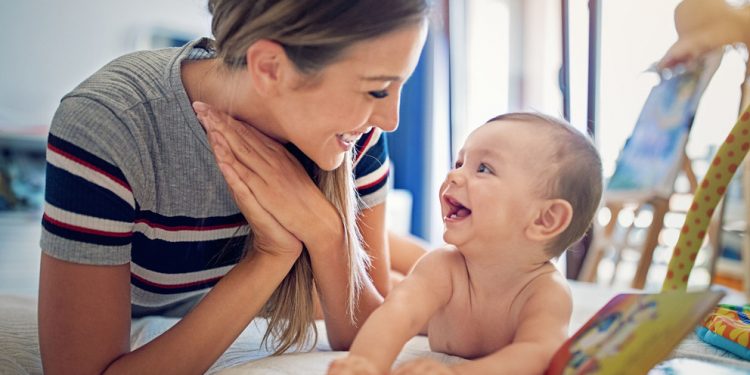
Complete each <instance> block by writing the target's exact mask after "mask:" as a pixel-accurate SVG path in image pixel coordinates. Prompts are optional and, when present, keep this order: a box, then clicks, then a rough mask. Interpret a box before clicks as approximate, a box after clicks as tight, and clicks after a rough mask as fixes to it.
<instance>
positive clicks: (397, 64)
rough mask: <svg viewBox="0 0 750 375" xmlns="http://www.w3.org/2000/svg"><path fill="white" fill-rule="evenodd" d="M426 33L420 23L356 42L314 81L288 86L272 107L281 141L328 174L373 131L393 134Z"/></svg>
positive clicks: (425, 28)
mask: <svg viewBox="0 0 750 375" xmlns="http://www.w3.org/2000/svg"><path fill="white" fill-rule="evenodd" d="M426 35H427V25H426V23H420V24H419V25H413V26H409V27H406V28H402V29H399V30H398V31H395V32H392V33H389V34H386V35H384V36H382V37H379V38H376V39H372V40H368V41H364V42H360V43H358V44H355V45H353V46H352V47H350V48H349V49H348V50H347V51H346V52H345V55H344V56H343V58H342V59H340V60H338V61H337V62H335V63H333V64H331V65H329V66H327V67H326V68H325V69H323V71H321V72H320V76H319V77H316V78H315V79H313V81H312V82H305V80H304V79H305V77H303V76H300V77H299V79H298V80H297V82H290V84H288V85H287V86H286V87H285V89H284V91H283V95H280V96H279V97H278V100H277V101H276V102H275V103H274V104H273V105H272V111H273V116H274V117H275V118H276V120H277V122H278V126H279V127H280V129H279V130H280V131H281V133H282V134H283V135H284V138H286V139H287V140H288V141H290V142H292V143H294V144H295V145H296V146H297V147H299V149H300V150H301V151H302V152H304V153H305V154H306V155H307V156H308V157H309V158H310V159H312V160H313V161H314V162H315V163H316V164H317V165H318V166H319V167H320V168H322V169H324V170H332V169H335V168H336V167H338V166H339V165H341V162H342V161H343V158H344V155H346V152H347V151H349V150H351V149H352V147H353V146H354V144H355V143H356V142H357V139H359V137H360V136H361V135H362V134H363V133H365V132H367V131H368V130H369V129H370V128H371V127H373V126H376V127H379V128H381V129H383V130H384V131H393V130H395V129H396V127H397V126H398V111H399V100H400V96H401V88H402V86H403V84H404V82H405V81H406V79H407V78H408V77H409V76H410V75H411V74H412V72H414V68H415V67H416V65H417V61H418V60H419V54H420V51H421V50H422V46H423V45H424V42H425V38H426Z"/></svg>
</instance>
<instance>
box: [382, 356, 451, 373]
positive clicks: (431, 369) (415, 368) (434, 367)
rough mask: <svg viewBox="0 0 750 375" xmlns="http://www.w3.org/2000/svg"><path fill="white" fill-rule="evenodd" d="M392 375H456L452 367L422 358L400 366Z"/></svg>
mask: <svg viewBox="0 0 750 375" xmlns="http://www.w3.org/2000/svg"><path fill="white" fill-rule="evenodd" d="M391 374H393V375H416V374H430V375H455V372H453V370H451V368H450V367H448V366H446V365H444V364H442V363H440V362H437V361H435V360H432V359H427V358H422V359H417V360H414V361H409V362H406V363H404V364H403V365H401V366H399V367H398V368H396V370H394V371H393V372H392V373H391Z"/></svg>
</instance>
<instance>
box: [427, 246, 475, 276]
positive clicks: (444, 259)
mask: <svg viewBox="0 0 750 375" xmlns="http://www.w3.org/2000/svg"><path fill="white" fill-rule="evenodd" d="M464 264H465V263H464V257H463V255H461V253H460V252H459V251H458V250H456V248H454V247H451V246H446V247H441V248H437V249H435V250H432V251H430V252H428V253H427V254H425V255H424V256H423V257H422V258H421V259H420V260H419V263H418V265H417V267H420V266H422V267H429V268H431V269H434V268H435V267H440V268H445V269H446V270H447V269H454V268H456V267H460V268H463V265H464Z"/></svg>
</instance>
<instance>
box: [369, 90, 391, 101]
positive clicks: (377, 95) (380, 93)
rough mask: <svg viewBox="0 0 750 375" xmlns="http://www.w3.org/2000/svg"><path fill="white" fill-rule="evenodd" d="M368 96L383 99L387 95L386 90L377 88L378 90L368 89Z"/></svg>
mask: <svg viewBox="0 0 750 375" xmlns="http://www.w3.org/2000/svg"><path fill="white" fill-rule="evenodd" d="M368 94H370V96H372V97H373V98H375V99H384V98H385V97H387V96H388V91H386V90H378V91H370V92H368Z"/></svg>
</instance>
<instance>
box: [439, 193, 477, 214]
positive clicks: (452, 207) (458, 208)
mask: <svg viewBox="0 0 750 375" xmlns="http://www.w3.org/2000/svg"><path fill="white" fill-rule="evenodd" d="M445 202H446V203H448V207H449V210H448V214H447V215H446V216H445V218H446V219H462V218H465V217H467V216H469V215H471V210H470V209H469V208H468V207H465V206H464V205H462V204H461V203H460V202H459V201H457V200H455V199H453V198H451V197H449V196H447V195H446V196H445Z"/></svg>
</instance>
